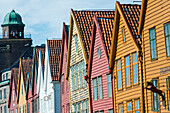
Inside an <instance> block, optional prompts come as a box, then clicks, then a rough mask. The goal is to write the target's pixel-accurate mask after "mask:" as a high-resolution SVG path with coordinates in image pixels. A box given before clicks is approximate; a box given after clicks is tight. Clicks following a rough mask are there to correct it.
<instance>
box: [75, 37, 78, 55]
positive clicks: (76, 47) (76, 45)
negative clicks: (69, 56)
mask: <svg viewBox="0 0 170 113" xmlns="http://www.w3.org/2000/svg"><path fill="white" fill-rule="evenodd" d="M74 40H75V50H76V52H78V43H77V35H74Z"/></svg>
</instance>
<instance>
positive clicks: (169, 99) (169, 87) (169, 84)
mask: <svg viewBox="0 0 170 113" xmlns="http://www.w3.org/2000/svg"><path fill="white" fill-rule="evenodd" d="M166 86H167V105H168V110H169V111H170V77H168V78H166Z"/></svg>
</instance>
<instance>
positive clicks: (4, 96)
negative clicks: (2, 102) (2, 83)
mask: <svg viewBox="0 0 170 113" xmlns="http://www.w3.org/2000/svg"><path fill="white" fill-rule="evenodd" d="M4 99H6V88H4Z"/></svg>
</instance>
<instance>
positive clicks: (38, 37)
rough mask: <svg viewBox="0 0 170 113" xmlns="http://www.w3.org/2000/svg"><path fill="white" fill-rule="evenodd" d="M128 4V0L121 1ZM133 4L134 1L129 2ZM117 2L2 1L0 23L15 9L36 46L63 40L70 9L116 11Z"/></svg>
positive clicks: (108, 0)
mask: <svg viewBox="0 0 170 113" xmlns="http://www.w3.org/2000/svg"><path fill="white" fill-rule="evenodd" d="M119 1H120V2H121V3H127V0H119ZM128 2H129V3H132V0H128ZM114 5H115V0H0V14H1V15H0V22H1V23H2V22H3V18H4V16H5V15H6V14H7V13H8V12H10V11H11V10H12V9H13V8H14V9H15V11H16V12H17V13H19V14H20V15H21V16H22V18H23V22H24V23H25V25H26V27H25V32H30V33H31V34H32V38H33V40H34V45H37V44H41V43H45V40H46V38H61V36H62V35H61V34H62V23H63V22H66V23H67V24H69V20H70V19H69V18H70V9H71V8H73V9H114V8H115V7H114Z"/></svg>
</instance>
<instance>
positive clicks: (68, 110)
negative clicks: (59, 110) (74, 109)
mask: <svg viewBox="0 0 170 113" xmlns="http://www.w3.org/2000/svg"><path fill="white" fill-rule="evenodd" d="M67 113H70V104H69V103H68V104H67Z"/></svg>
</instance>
